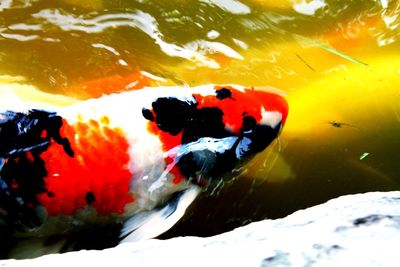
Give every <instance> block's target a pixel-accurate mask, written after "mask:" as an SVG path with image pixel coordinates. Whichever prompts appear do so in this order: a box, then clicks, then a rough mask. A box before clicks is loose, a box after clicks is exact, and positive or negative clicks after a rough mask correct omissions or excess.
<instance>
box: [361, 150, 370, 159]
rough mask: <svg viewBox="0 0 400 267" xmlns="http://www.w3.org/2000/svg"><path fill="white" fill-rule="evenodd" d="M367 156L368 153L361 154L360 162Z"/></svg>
mask: <svg viewBox="0 0 400 267" xmlns="http://www.w3.org/2000/svg"><path fill="white" fill-rule="evenodd" d="M368 155H369V153H368V152H364V153H362V154H361V156H360V160H363V159H365V158H366V157H367V156H368Z"/></svg>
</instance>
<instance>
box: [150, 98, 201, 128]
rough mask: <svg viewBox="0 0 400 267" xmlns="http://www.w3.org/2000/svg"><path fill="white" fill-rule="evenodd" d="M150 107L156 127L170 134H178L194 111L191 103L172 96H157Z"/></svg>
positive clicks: (194, 108)
mask: <svg viewBox="0 0 400 267" xmlns="http://www.w3.org/2000/svg"><path fill="white" fill-rule="evenodd" d="M152 107H153V111H154V113H155V114H156V118H155V122H156V123H157V126H158V128H159V129H160V130H161V131H164V132H167V133H169V134H171V135H177V134H179V133H180V132H181V131H182V130H183V128H184V127H185V125H186V123H187V121H188V119H189V118H191V117H192V116H191V114H193V113H194V112H195V111H196V107H195V106H194V105H193V104H191V103H188V102H185V101H181V100H179V99H177V98H173V97H163V98H158V99H157V101H155V102H153V103H152Z"/></svg>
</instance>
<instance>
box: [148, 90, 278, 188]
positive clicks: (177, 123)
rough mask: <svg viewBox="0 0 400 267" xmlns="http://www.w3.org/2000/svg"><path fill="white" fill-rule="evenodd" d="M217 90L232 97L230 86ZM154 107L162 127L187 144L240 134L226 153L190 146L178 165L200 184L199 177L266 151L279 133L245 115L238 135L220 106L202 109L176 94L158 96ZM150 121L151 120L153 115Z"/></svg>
mask: <svg viewBox="0 0 400 267" xmlns="http://www.w3.org/2000/svg"><path fill="white" fill-rule="evenodd" d="M216 93H217V98H218V99H224V98H227V97H231V91H230V90H228V89H226V88H222V89H219V90H217V91H216ZM152 107H153V113H152V118H154V121H155V122H156V124H157V126H158V128H159V129H160V130H161V131H164V132H167V133H169V134H171V135H174V136H176V135H178V134H179V133H181V134H182V139H181V143H182V144H183V145H185V144H190V143H192V142H197V141H199V140H200V139H201V138H205V137H210V138H213V139H215V140H218V139H219V140H222V139H223V138H226V137H236V139H231V140H230V142H234V144H232V146H231V148H230V149H226V150H224V151H222V152H216V151H212V150H209V149H207V148H206V147H205V148H204V149H203V150H199V149H195V150H194V151H190V147H189V148H187V150H188V151H185V152H184V153H185V154H184V155H183V156H181V157H180V159H179V162H178V167H179V169H180V171H181V173H182V174H183V175H184V176H185V177H187V178H188V179H192V180H191V181H193V182H194V183H197V180H199V181H200V180H204V179H205V180H210V179H212V178H214V177H220V176H221V175H223V174H224V173H226V172H228V171H230V170H232V169H233V168H234V167H235V166H236V165H237V163H238V162H240V161H242V160H244V159H246V158H248V157H249V156H252V155H254V154H255V153H257V152H260V151H262V150H264V149H265V148H266V147H267V146H268V145H269V144H270V143H271V142H272V141H273V140H274V139H275V137H276V136H277V134H278V132H279V129H273V128H271V127H269V126H264V125H258V124H257V121H256V120H255V118H253V117H251V116H245V114H243V116H244V117H243V123H242V127H241V131H240V133H239V134H235V133H233V132H231V131H229V130H227V129H226V128H225V125H224V122H223V115H224V113H223V110H221V109H220V108H218V107H205V108H198V106H197V103H193V102H187V101H182V100H179V99H177V98H172V97H168V98H158V99H157V100H156V101H154V102H153V103H152ZM150 113H151V112H150ZM148 120H150V121H151V118H148ZM232 140H236V141H232ZM221 142H222V141H221ZM199 175H201V176H204V177H199ZM193 178H196V179H194V180H193Z"/></svg>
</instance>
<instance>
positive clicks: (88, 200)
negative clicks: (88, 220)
mask: <svg viewBox="0 0 400 267" xmlns="http://www.w3.org/2000/svg"><path fill="white" fill-rule="evenodd" d="M85 200H86V203H87V204H88V205H91V204H92V203H93V202H94V201H95V200H96V198H95V196H94V194H93V193H92V192H90V191H89V192H87V193H86V196H85Z"/></svg>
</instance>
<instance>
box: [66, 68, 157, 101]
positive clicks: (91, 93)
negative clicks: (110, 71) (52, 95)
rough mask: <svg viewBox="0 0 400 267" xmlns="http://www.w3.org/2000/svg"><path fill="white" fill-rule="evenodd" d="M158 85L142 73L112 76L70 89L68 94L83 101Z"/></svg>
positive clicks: (135, 72) (134, 72)
mask: <svg viewBox="0 0 400 267" xmlns="http://www.w3.org/2000/svg"><path fill="white" fill-rule="evenodd" d="M152 85H156V82H155V81H154V80H152V79H151V78H149V77H146V76H144V75H143V74H141V73H140V71H133V72H132V73H130V74H128V75H119V74H116V75H112V76H109V77H104V78H99V79H95V80H91V81H87V82H84V83H82V84H79V85H76V86H73V87H71V88H69V90H68V93H69V94H70V95H72V96H74V97H78V98H81V99H88V98H96V97H100V96H102V95H103V94H106V95H108V94H112V93H120V92H124V91H132V90H137V89H141V88H143V87H146V86H152Z"/></svg>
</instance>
